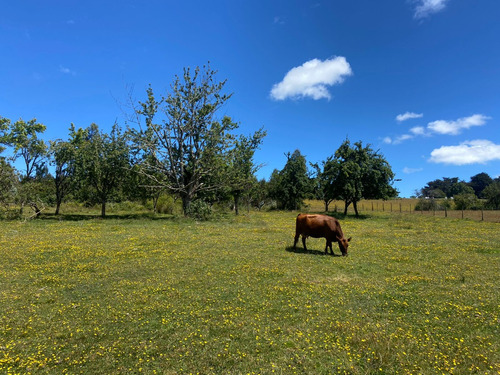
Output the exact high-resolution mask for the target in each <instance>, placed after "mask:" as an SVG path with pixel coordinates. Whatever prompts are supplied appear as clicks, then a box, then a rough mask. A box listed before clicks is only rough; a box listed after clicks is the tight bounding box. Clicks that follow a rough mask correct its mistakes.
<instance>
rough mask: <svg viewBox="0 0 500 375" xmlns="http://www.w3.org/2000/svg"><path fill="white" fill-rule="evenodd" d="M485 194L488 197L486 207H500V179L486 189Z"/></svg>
mask: <svg viewBox="0 0 500 375" xmlns="http://www.w3.org/2000/svg"><path fill="white" fill-rule="evenodd" d="M483 195H484V197H485V198H486V207H488V208H492V209H494V210H498V209H500V180H498V179H497V180H495V181H493V182H492V183H491V184H489V185H488V186H487V187H486V188H485V189H484V190H483Z"/></svg>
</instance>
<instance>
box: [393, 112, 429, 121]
mask: <svg viewBox="0 0 500 375" xmlns="http://www.w3.org/2000/svg"><path fill="white" fill-rule="evenodd" d="M423 116H424V114H423V113H414V112H406V113H403V114H401V115H397V116H396V120H397V121H399V122H402V121H406V120H409V119H412V118H421V117H423Z"/></svg>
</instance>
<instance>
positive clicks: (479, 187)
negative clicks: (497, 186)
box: [469, 172, 493, 198]
mask: <svg viewBox="0 0 500 375" xmlns="http://www.w3.org/2000/svg"><path fill="white" fill-rule="evenodd" d="M492 182H493V179H492V178H491V177H490V176H489V175H488V174H487V173H484V172H483V173H478V174H476V175H475V176H472V177H471V178H470V182H469V186H470V187H471V188H472V189H474V193H475V194H476V196H477V197H478V198H484V196H483V191H484V189H486V188H487V187H488V185H490V184H491V183H492Z"/></svg>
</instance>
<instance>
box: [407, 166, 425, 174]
mask: <svg viewBox="0 0 500 375" xmlns="http://www.w3.org/2000/svg"><path fill="white" fill-rule="evenodd" d="M422 171H423V168H408V167H404V168H403V173H405V174H412V173H417V172H422Z"/></svg>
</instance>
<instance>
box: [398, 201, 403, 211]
mask: <svg viewBox="0 0 500 375" xmlns="http://www.w3.org/2000/svg"><path fill="white" fill-rule="evenodd" d="M401 210H402V208H401V203H400V204H399V213H402V212H403V211H401Z"/></svg>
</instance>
